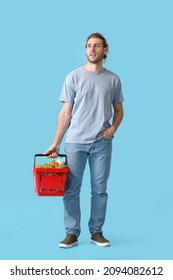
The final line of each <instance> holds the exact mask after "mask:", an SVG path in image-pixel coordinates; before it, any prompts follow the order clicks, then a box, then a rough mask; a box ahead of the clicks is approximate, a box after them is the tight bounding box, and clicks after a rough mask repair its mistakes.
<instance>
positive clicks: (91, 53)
mask: <svg viewBox="0 0 173 280" xmlns="http://www.w3.org/2000/svg"><path fill="white" fill-rule="evenodd" d="M106 53H107V48H104V47H103V41H102V40H101V39H100V38H90V39H89V40H88V42H87V45H86V54H87V58H88V61H89V62H91V63H94V64H97V63H99V62H101V61H102V59H103V58H104V55H105V54H106Z"/></svg>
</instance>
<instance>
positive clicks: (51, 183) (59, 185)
mask: <svg viewBox="0 0 173 280" xmlns="http://www.w3.org/2000/svg"><path fill="white" fill-rule="evenodd" d="M39 156H41V157H42V156H46V157H47V156H48V155H45V154H35V156H34V169H33V172H34V177H35V192H36V194H37V195H39V196H63V195H64V193H65V189H66V183H67V176H68V173H69V172H70V169H69V167H64V168H40V167H35V164H36V157H39ZM58 156H59V157H65V158H66V160H65V164H67V156H66V155H64V154H58Z"/></svg>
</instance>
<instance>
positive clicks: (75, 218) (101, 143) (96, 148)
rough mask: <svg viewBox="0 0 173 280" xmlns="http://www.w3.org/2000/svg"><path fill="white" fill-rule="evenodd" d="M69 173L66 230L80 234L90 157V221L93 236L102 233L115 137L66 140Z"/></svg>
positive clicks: (65, 205) (64, 200)
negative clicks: (77, 141)
mask: <svg viewBox="0 0 173 280" xmlns="http://www.w3.org/2000/svg"><path fill="white" fill-rule="evenodd" d="M65 150H66V155H67V160H68V165H69V168H70V173H69V175H68V180H67V187H66V192H65V195H64V197H63V202H64V223H65V228H66V233H73V234H76V235H77V236H79V235H80V232H81V228H80V218H81V211H80V190H81V185H82V178H83V173H84V170H85V166H86V162H87V160H88V162H89V167H90V175H91V213H90V219H89V222H88V226H89V231H90V233H91V235H92V234H93V233H96V232H102V226H103V224H104V221H105V215H106V208H107V199H108V194H107V191H106V189H107V180H108V177H109V174H110V165H111V154H112V140H107V139H104V138H102V137H101V138H99V139H98V140H97V141H96V142H94V143H91V144H75V143H66V146H65Z"/></svg>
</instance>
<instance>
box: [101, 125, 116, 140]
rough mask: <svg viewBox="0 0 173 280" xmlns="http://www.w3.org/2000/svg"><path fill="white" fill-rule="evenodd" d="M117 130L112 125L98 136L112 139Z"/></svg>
mask: <svg viewBox="0 0 173 280" xmlns="http://www.w3.org/2000/svg"><path fill="white" fill-rule="evenodd" d="M114 133H115V131H114V129H113V128H112V127H108V128H106V129H105V130H103V131H102V132H101V133H99V135H98V136H102V137H103V138H105V139H111V138H112V137H113V135H114Z"/></svg>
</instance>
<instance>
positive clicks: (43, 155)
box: [34, 153, 67, 167]
mask: <svg viewBox="0 0 173 280" xmlns="http://www.w3.org/2000/svg"><path fill="white" fill-rule="evenodd" d="M50 154H51V153H50ZM50 154H35V155H34V167H35V164H36V157H47V156H49V155H50ZM57 155H58V157H65V164H66V163H67V155H65V154H57Z"/></svg>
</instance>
